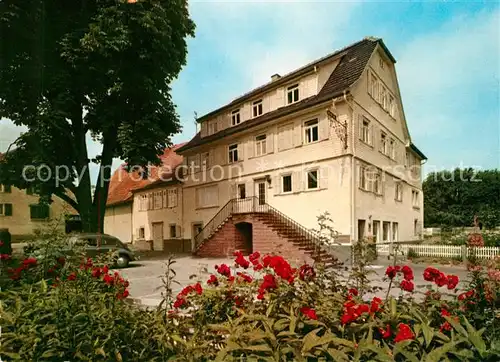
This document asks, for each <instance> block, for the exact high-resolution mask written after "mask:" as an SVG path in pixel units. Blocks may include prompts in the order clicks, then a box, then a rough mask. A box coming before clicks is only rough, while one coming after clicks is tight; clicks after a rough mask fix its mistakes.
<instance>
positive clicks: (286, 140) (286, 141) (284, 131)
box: [278, 124, 293, 151]
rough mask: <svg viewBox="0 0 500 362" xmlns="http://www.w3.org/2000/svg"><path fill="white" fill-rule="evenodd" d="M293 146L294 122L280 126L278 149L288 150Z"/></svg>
mask: <svg viewBox="0 0 500 362" xmlns="http://www.w3.org/2000/svg"><path fill="white" fill-rule="evenodd" d="M292 147H293V124H287V125H285V126H282V127H279V128H278V151H284V150H288V149H290V148H292Z"/></svg>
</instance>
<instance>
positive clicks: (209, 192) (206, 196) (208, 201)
mask: <svg viewBox="0 0 500 362" xmlns="http://www.w3.org/2000/svg"><path fill="white" fill-rule="evenodd" d="M196 201H197V206H198V207H216V206H218V204H219V189H218V186H217V185H214V186H207V187H202V188H199V189H197V190H196Z"/></svg>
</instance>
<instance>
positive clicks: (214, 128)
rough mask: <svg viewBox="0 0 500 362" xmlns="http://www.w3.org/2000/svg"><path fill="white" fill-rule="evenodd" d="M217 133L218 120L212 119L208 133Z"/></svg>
mask: <svg viewBox="0 0 500 362" xmlns="http://www.w3.org/2000/svg"><path fill="white" fill-rule="evenodd" d="M214 133H217V121H212V122H210V123H209V124H208V134H214Z"/></svg>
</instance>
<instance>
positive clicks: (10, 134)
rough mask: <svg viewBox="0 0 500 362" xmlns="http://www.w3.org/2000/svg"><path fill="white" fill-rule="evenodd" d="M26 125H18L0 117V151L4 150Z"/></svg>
mask: <svg viewBox="0 0 500 362" xmlns="http://www.w3.org/2000/svg"><path fill="white" fill-rule="evenodd" d="M24 131H26V127H18V126H16V125H15V124H13V123H12V121H10V120H9V119H6V118H2V119H0V152H5V151H7V149H8V148H9V146H10V145H11V144H12V142H14V141H15V140H16V139H17V137H19V135H20V134H21V133H22V132H24Z"/></svg>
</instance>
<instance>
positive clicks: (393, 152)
mask: <svg viewBox="0 0 500 362" xmlns="http://www.w3.org/2000/svg"><path fill="white" fill-rule="evenodd" d="M388 156H389V157H390V158H392V159H393V160H395V159H396V141H394V138H391V139H390V140H389V153H388Z"/></svg>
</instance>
